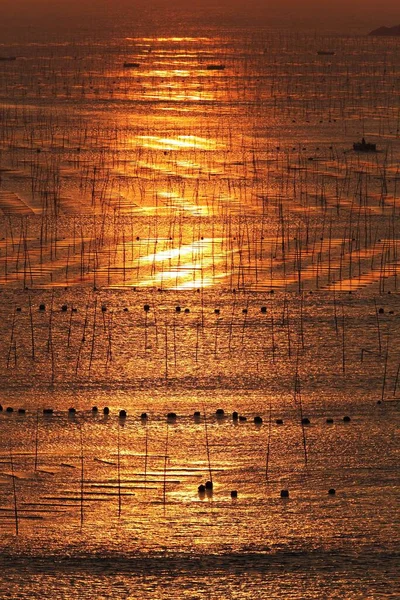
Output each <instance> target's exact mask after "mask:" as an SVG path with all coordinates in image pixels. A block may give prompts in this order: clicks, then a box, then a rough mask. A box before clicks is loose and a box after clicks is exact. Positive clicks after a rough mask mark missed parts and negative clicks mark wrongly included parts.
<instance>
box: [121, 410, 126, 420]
mask: <svg viewBox="0 0 400 600" xmlns="http://www.w3.org/2000/svg"><path fill="white" fill-rule="evenodd" d="M119 418H120V419H126V410H120V411H119Z"/></svg>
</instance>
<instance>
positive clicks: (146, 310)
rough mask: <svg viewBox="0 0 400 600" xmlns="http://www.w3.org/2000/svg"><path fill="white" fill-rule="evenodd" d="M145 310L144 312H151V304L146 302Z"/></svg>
mask: <svg viewBox="0 0 400 600" xmlns="http://www.w3.org/2000/svg"><path fill="white" fill-rule="evenodd" d="M143 310H144V312H149V310H150V306H149V304H145V305H144V306H143Z"/></svg>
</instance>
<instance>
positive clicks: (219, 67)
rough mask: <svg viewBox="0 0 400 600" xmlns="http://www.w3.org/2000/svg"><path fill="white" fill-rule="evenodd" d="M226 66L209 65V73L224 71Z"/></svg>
mask: <svg viewBox="0 0 400 600" xmlns="http://www.w3.org/2000/svg"><path fill="white" fill-rule="evenodd" d="M224 69H225V65H207V71H223V70H224Z"/></svg>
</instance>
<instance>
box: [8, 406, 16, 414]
mask: <svg viewBox="0 0 400 600" xmlns="http://www.w3.org/2000/svg"><path fill="white" fill-rule="evenodd" d="M6 412H8V413H12V412H14V409H13V407H12V406H7V408H6Z"/></svg>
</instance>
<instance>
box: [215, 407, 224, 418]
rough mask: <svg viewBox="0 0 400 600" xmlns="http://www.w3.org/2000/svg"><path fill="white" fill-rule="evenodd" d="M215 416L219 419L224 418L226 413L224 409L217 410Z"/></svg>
mask: <svg viewBox="0 0 400 600" xmlns="http://www.w3.org/2000/svg"><path fill="white" fill-rule="evenodd" d="M215 414H216V415H217V417H223V416H224V414H225V412H224V409H223V408H217V410H216V411H215Z"/></svg>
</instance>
